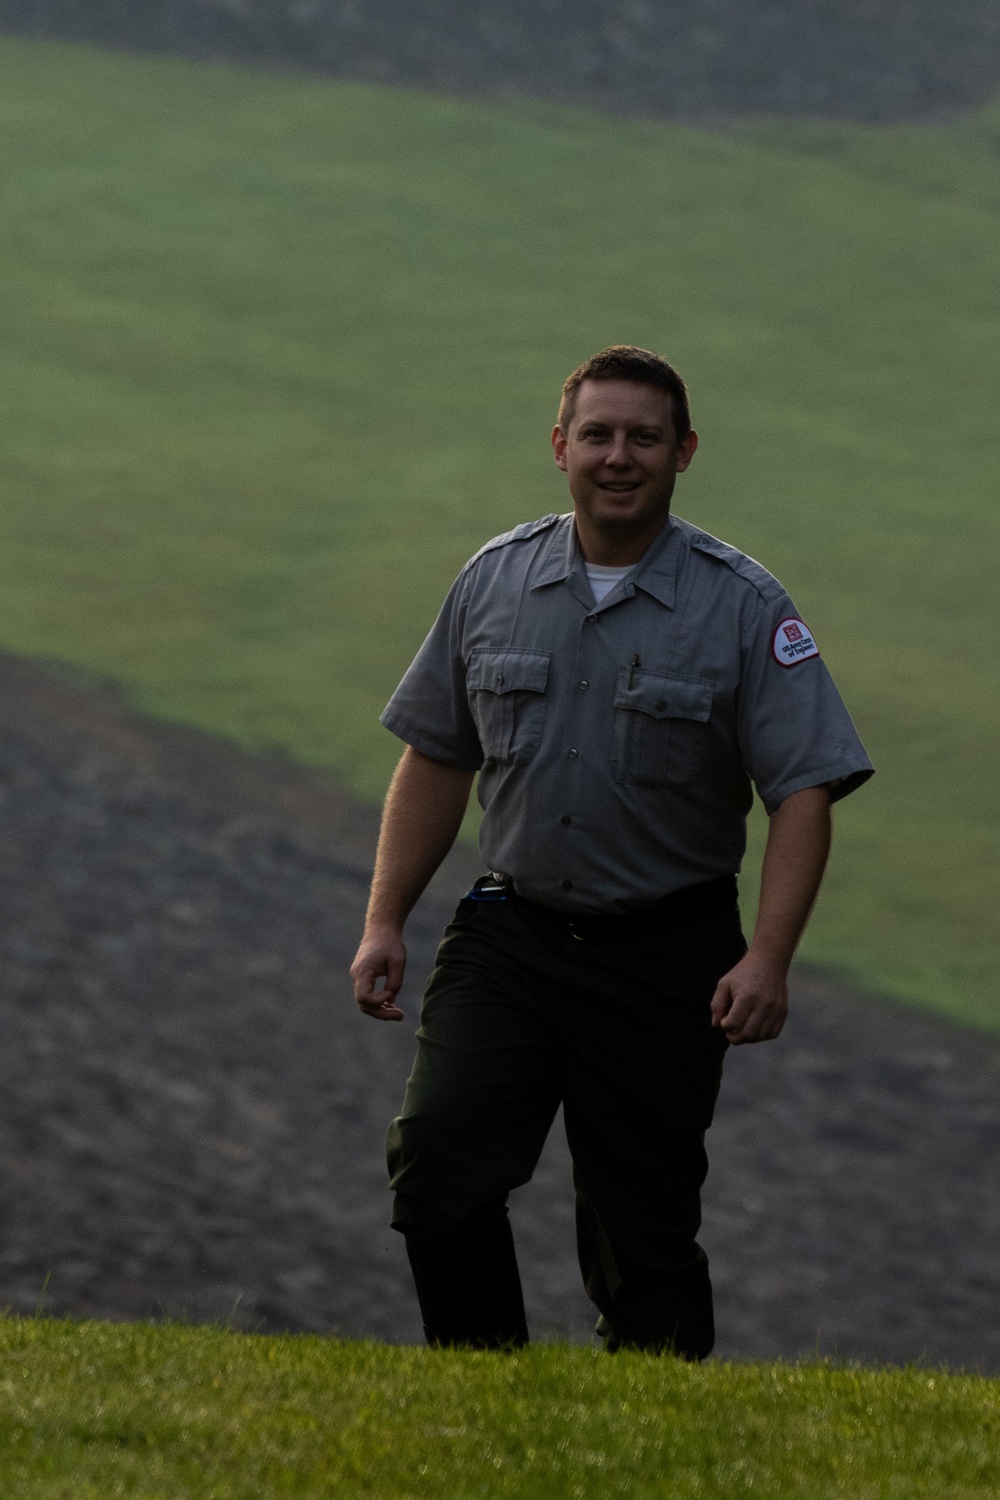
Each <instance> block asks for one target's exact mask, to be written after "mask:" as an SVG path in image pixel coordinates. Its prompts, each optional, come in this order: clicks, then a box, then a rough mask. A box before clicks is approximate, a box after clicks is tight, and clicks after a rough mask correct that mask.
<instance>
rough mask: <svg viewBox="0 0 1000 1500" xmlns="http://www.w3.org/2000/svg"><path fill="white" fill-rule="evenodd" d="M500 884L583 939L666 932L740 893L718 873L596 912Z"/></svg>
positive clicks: (717, 910)
mask: <svg viewBox="0 0 1000 1500" xmlns="http://www.w3.org/2000/svg"><path fill="white" fill-rule="evenodd" d="M503 885H504V889H505V890H506V893H507V899H508V901H511V902H513V904H514V905H515V906H518V907H521V908H523V910H524V911H525V913H526V914H529V915H530V916H532V917H534V918H536V919H537V920H538V921H539V922H543V923H544V924H545V925H546V926H549V927H551V928H552V930H553V931H558V932H560V933H562V934H564V935H565V934H567V933H568V934H569V935H570V936H571V937H575V938H577V939H579V941H580V942H582V943H628V942H635V941H643V940H645V941H648V940H649V939H650V938H654V937H657V936H659V935H661V934H662V935H664V936H666V935H667V934H668V933H673V932H677V931H679V930H680V929H681V928H683V927H688V926H690V925H691V924H692V923H693V922H700V921H702V920H704V918H705V917H713V916H722V915H724V914H725V913H726V912H730V911H732V910H733V909H734V908H735V907H736V904H737V900H738V895H739V893H738V890H737V885H736V876H735V875H719V876H717V877H716V879H714V880H704V881H701V882H700V883H699V884H698V885H687V886H685V887H684V888H683V890H680V891H672V892H671V894H670V895H669V896H664V897H663V899H662V900H661V901H657V902H655V903H654V904H653V905H652V906H637V907H635V908H633V910H632V911H626V912H622V913H621V914H617V913H616V914H614V915H609V916H604V915H602V914H600V913H597V912H571V911H556V910H554V909H553V908H552V907H551V906H541V905H539V903H538V902H537V901H529V900H528V899H527V897H526V896H519V895H518V893H517V892H516V891H515V889H514V887H513V885H512V884H511V882H510V880H508V879H504V881H503Z"/></svg>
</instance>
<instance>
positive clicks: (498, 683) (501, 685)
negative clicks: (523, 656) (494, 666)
mask: <svg viewBox="0 0 1000 1500" xmlns="http://www.w3.org/2000/svg"><path fill="white" fill-rule="evenodd" d="M497 687H503V678H502V677H498V678H497Z"/></svg>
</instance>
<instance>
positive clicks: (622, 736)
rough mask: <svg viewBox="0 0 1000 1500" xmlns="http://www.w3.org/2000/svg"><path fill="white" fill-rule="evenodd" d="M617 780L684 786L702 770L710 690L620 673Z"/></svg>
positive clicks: (706, 686)
mask: <svg viewBox="0 0 1000 1500" xmlns="http://www.w3.org/2000/svg"><path fill="white" fill-rule="evenodd" d="M614 706H615V710H616V712H615V759H616V761H617V764H618V770H617V780H618V781H631V782H634V783H635V784H636V785H637V786H684V785H685V784H686V783H687V782H689V781H690V780H691V778H692V777H693V776H694V774H695V772H696V771H697V770H698V767H699V765H700V764H701V758H702V754H703V752H704V747H705V736H706V734H707V730H706V727H705V726H706V725H707V723H708V721H709V718H710V717H711V713H712V684H711V683H710V682H690V681H688V680H687V679H686V678H683V677H660V676H658V675H657V674H656V673H655V672H645V671H642V670H640V669H639V668H638V667H636V668H632V667H622V669H621V671H620V672H619V674H618V685H617V688H616V690H615V698H614Z"/></svg>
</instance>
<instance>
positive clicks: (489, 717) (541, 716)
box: [466, 651, 551, 765]
mask: <svg viewBox="0 0 1000 1500" xmlns="http://www.w3.org/2000/svg"><path fill="white" fill-rule="evenodd" d="M550 660H551V653H550V652H548V651H474V652H473V653H472V657H471V659H470V661H469V666H468V672H467V676H466V686H467V688H468V693H469V706H470V708H471V709H472V716H473V718H474V719H475V721H476V728H477V729H478V731H479V742H480V744H481V745H482V747H483V754H484V755H485V757H486V759H487V760H499V761H517V762H520V764H522V765H524V764H526V763H527V762H528V761H529V760H531V759H532V757H533V756H534V755H535V753H536V751H537V750H538V747H539V745H540V744H541V742H542V730H543V729H544V727H545V690H546V688H547V687H548V681H549V661H550Z"/></svg>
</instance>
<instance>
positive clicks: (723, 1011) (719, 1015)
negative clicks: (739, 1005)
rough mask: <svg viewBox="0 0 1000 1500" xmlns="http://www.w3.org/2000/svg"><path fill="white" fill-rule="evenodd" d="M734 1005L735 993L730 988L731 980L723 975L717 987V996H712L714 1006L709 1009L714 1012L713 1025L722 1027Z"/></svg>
mask: <svg viewBox="0 0 1000 1500" xmlns="http://www.w3.org/2000/svg"><path fill="white" fill-rule="evenodd" d="M732 1003H733V992H732V990H731V988H730V986H729V980H728V979H727V978H726V977H725V975H723V977H722V978H721V979H720V980H719V982H718V984H717V985H716V986H715V994H714V995H713V996H712V1004H711V1006H710V1007H709V1008H710V1010H711V1012H712V1025H713V1026H721V1025H722V1023H723V1019H724V1017H725V1016H726V1015H727V1014H728V1012H729V1008H730V1006H731V1005H732Z"/></svg>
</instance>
